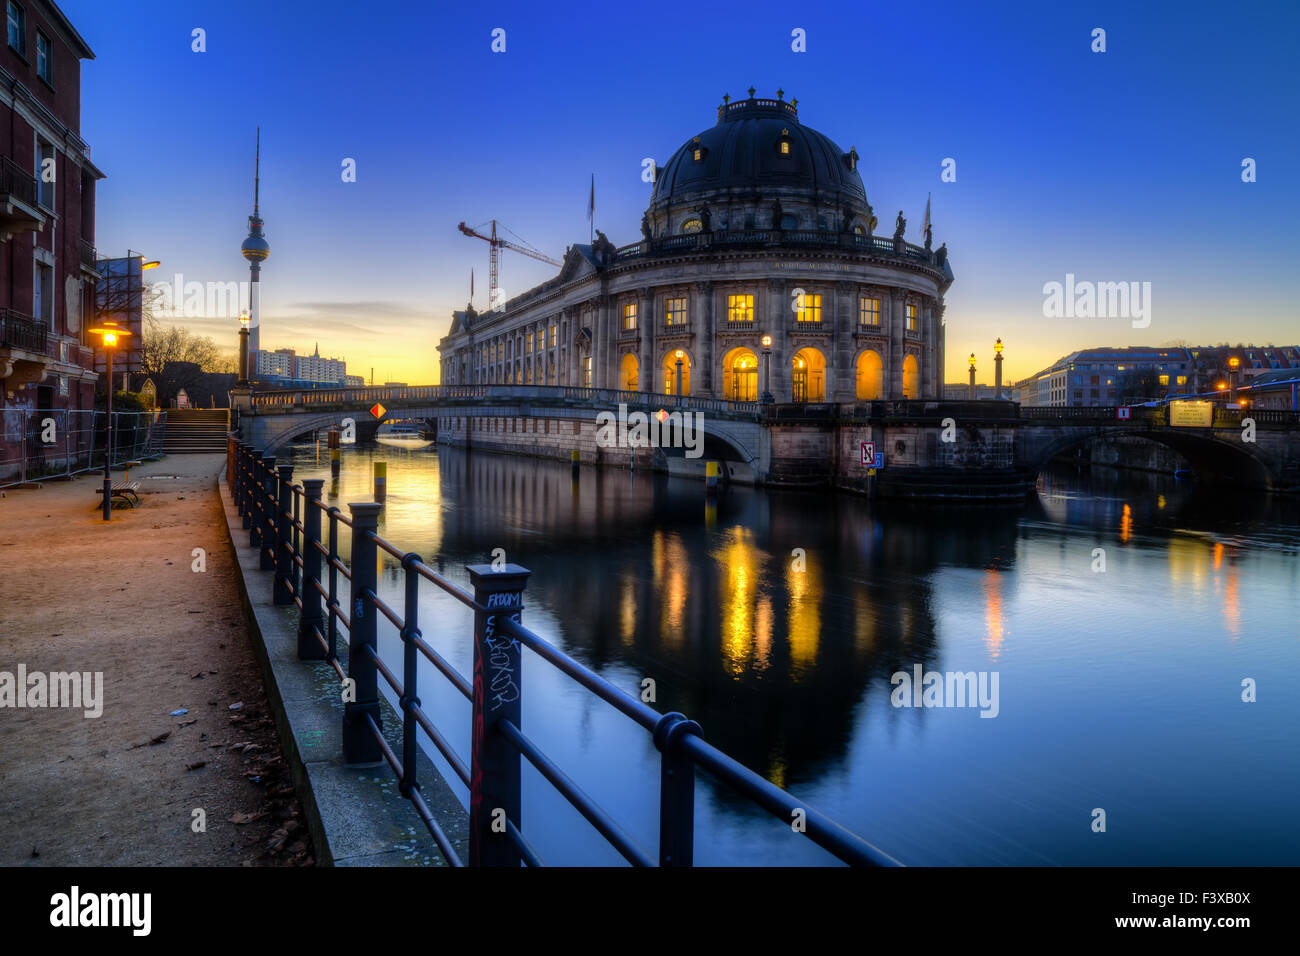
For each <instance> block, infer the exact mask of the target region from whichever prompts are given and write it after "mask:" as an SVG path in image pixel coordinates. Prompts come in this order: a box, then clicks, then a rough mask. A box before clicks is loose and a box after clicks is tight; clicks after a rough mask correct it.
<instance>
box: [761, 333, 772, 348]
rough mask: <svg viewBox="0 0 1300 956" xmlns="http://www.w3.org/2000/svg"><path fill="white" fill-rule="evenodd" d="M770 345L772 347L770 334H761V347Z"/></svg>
mask: <svg viewBox="0 0 1300 956" xmlns="http://www.w3.org/2000/svg"><path fill="white" fill-rule="evenodd" d="M771 347H772V336H770V335H765V336H763V348H765V349H770V348H771Z"/></svg>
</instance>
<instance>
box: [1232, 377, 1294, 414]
mask: <svg viewBox="0 0 1300 956" xmlns="http://www.w3.org/2000/svg"><path fill="white" fill-rule="evenodd" d="M1298 392H1300V369H1297V368H1296V367H1294V366H1292V367H1291V368H1287V369H1283V370H1280V371H1272V372H1262V373H1260V374H1258V375H1254V376H1252V377H1251V379H1250V383H1249V384H1247V385H1242V386H1241V387H1240V388H1238V389H1237V396H1238V397H1239V398H1240V399H1241V400H1242V401H1244V402H1245V403H1246V407H1247V408H1269V409H1280V410H1282V411H1292V412H1294V411H1300V404H1298V403H1297V401H1296V400H1297V398H1298V397H1300V395H1298V394H1297V393H1298Z"/></svg>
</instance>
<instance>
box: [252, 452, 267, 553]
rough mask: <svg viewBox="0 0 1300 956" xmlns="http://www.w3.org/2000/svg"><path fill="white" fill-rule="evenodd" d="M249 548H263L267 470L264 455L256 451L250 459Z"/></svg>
mask: <svg viewBox="0 0 1300 956" xmlns="http://www.w3.org/2000/svg"><path fill="white" fill-rule="evenodd" d="M248 478H249V481H248V517H249V521H248V546H249V547H250V548H257V549H258V551H259V553H260V551H261V547H262V499H263V498H264V497H265V496H266V468H265V465H264V463H263V461H262V453H261V452H259V451H256V450H254V451H253V453H252V455H251V456H250V457H249V459H248Z"/></svg>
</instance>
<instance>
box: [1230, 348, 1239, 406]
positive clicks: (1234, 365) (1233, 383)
mask: <svg viewBox="0 0 1300 956" xmlns="http://www.w3.org/2000/svg"><path fill="white" fill-rule="evenodd" d="M1240 365H1241V358H1240V357H1239V356H1236V355H1234V356H1232V358H1230V359H1228V402H1229V404H1231V403H1233V402H1236V400H1237V369H1238V367H1240Z"/></svg>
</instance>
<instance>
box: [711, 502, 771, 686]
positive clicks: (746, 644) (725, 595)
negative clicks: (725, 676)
mask: <svg viewBox="0 0 1300 956" xmlns="http://www.w3.org/2000/svg"><path fill="white" fill-rule="evenodd" d="M713 559H714V561H716V562H717V565H718V571H719V576H720V578H721V581H722V608H721V611H722V641H721V643H722V656H723V659H724V662H725V664H726V666H727V669H728V670H730V671H731V673H732V674H737V675H738V674H741V673H743V672H744V671H745V668H746V667H747V666H748V664H749V662H750V659H751V657H752V656H753V654H754V645H755V639H756V637H757V628H756V621H755V604H756V603H757V599H758V573H759V567H758V548H757V547H755V545H754V540H753V534H752V533H751V532H750V531H749V529H747V528H739V527H736V528H731V529H730V530H728V531H727V533H726V534H725V535H724V536H723V544H722V545H721V546H720V547H718V548H716V549H715V550H714V552H713ZM769 626H770V625H769Z"/></svg>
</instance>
